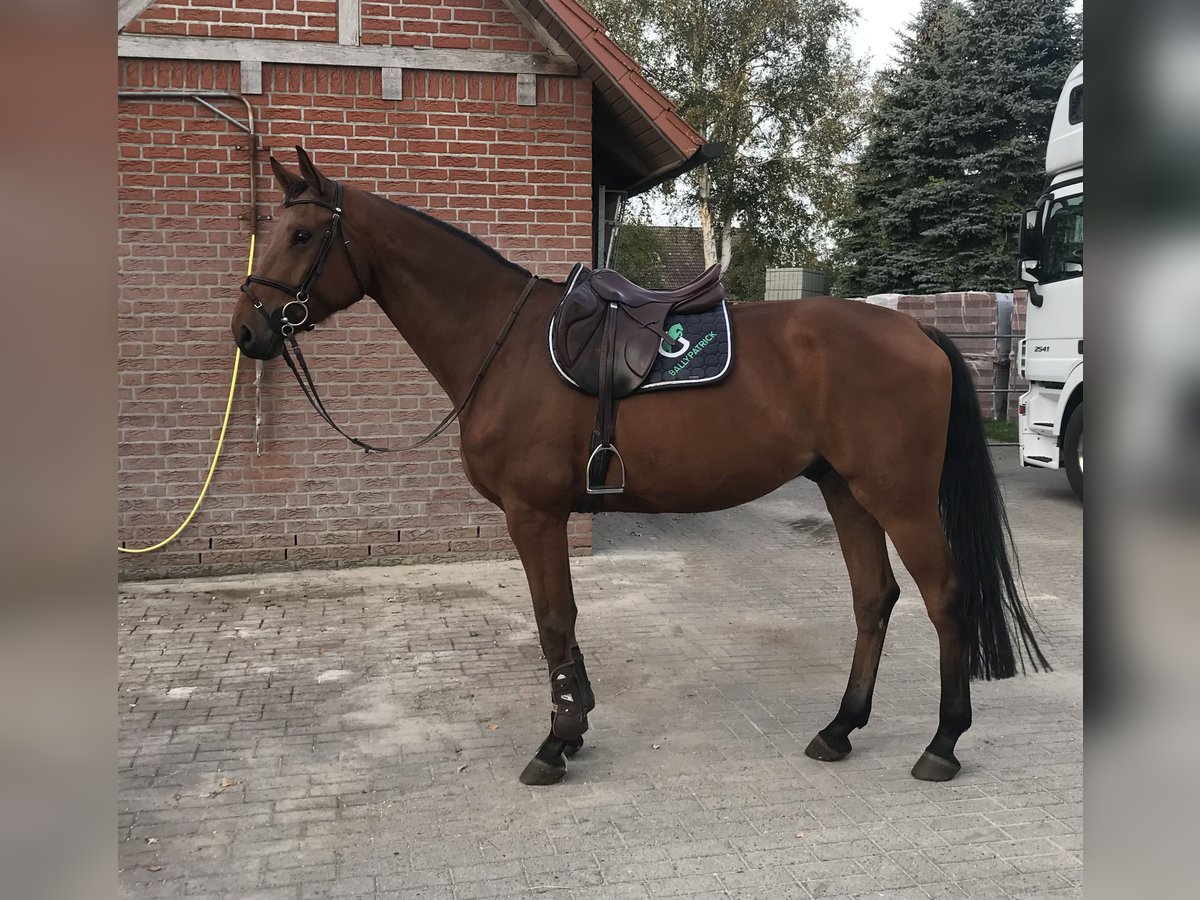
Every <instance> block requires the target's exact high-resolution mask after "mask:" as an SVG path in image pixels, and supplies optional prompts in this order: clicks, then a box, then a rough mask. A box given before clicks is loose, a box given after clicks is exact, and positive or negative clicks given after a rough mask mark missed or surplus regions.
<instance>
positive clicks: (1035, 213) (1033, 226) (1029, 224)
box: [1018, 206, 1042, 284]
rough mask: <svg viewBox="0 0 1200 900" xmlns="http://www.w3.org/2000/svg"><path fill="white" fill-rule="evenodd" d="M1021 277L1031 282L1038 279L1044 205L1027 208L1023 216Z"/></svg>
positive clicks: (1020, 245)
mask: <svg viewBox="0 0 1200 900" xmlns="http://www.w3.org/2000/svg"><path fill="white" fill-rule="evenodd" d="M1018 244H1019V247H1020V256H1021V264H1020V271H1019V274H1020V277H1021V280H1022V281H1024V282H1028V283H1030V284H1032V283H1034V282H1036V281H1037V271H1038V263H1039V262H1040V260H1041V258H1042V207H1041V206H1035V207H1034V208H1033V209H1027V210H1025V215H1023V216H1022V217H1021V236H1020V239H1019V241H1018Z"/></svg>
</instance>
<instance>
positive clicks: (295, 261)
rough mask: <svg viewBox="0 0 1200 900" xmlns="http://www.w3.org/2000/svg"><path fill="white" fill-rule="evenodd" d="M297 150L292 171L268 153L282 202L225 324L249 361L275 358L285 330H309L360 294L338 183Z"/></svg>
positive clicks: (359, 277) (358, 273)
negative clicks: (297, 168) (296, 163)
mask: <svg viewBox="0 0 1200 900" xmlns="http://www.w3.org/2000/svg"><path fill="white" fill-rule="evenodd" d="M296 155H297V156H298V157H299V160H300V173H299V174H296V173H294V172H289V171H288V170H287V169H285V168H284V167H283V166H282V165H280V164H279V162H278V161H277V160H276V159H275V157H271V169H272V170H273V171H274V172H275V178H276V179H277V180H278V181H279V185H280V187H281V188H283V194H284V196H283V203H282V205H281V206H280V207H279V211H278V213H277V214H276V216H275V224H274V227H273V228H272V229H271V237H270V240H269V242H268V243H267V246H266V248H265V250H264V251H263V252H262V253H261V254H259V256H258V260H257V264H256V265H255V266H254V272H253V274H251V275H250V276H248V277H247V278H246V282H245V283H244V284H243V285H242V296H241V299H240V300H239V301H238V304H237V308H236V309H235V310H234V313H233V320H232V322H231V327H232V329H233V338H234V340H235V341H236V342H237V345H238V347H240V348H241V350H242V352H243V353H245V354H246V355H247V356H249V357H252V358H254V359H270V358H272V357H274V356H278V355H279V353H280V351H281V350H282V349H283V340H284V338H285V337H286V336H287V335H289V334H291V333H292V332H293V331H296V330H303V329H307V328H312V327H313V326H314V325H316V323H318V322H320V321H321V320H322V319H325V318H328V317H329V316H330V315H332V314H333V313H335V312H337V311H338V310H340V309H345V308H346V307H347V306H349V305H350V304H352V303H354V302H355V301H357V300H359V299H360V298H361V297H362V296H363V294H364V293H366V288H365V286H364V284H363V281H362V272H361V269H360V268H359V266H358V265H357V264H356V263H355V259H354V257H353V256H352V255H351V252H352V251H351V248H350V240H349V237H348V235H347V232H346V222H345V219H344V218H343V211H342V206H343V191H342V187H341V185H339V184H337V183H336V182H333V181H331V180H330V179H328V178H326V177H325V176H323V175H322V174H321V173H320V172H318V171H317V168H316V166H314V165H313V162H312V160H311V159H309V158H308V154H307V153H305V152H304V150H303V149H302V148H300V147H297V148H296Z"/></svg>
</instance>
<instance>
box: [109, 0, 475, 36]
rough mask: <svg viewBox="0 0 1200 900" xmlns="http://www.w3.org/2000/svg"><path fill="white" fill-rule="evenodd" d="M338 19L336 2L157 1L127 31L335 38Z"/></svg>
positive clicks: (196, 34)
mask: <svg viewBox="0 0 1200 900" xmlns="http://www.w3.org/2000/svg"><path fill="white" fill-rule="evenodd" d="M484 2H486V0H484ZM337 21H338V14H337V0H191V2H189V0H155V2H154V3H152V4H150V6H149V7H148V8H147V9H146V11H145V12H143V13H142V14H141V15H140V16H138V17H137V18H136V19H135V20H134V21H132V22H130V23H129V25H127V26H126V27H125V31H126V32H127V33H128V34H175V35H187V36H188V37H222V38H262V39H269V40H277V41H296V40H300V41H337V39H338V37H337Z"/></svg>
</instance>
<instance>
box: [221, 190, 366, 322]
mask: <svg viewBox="0 0 1200 900" xmlns="http://www.w3.org/2000/svg"><path fill="white" fill-rule="evenodd" d="M302 203H310V204H312V205H313V206H319V207H321V208H322V209H327V210H329V211H330V212H331V213H333V216H332V218H330V220H329V226H328V227H327V228H326V229H325V234H324V236H323V237H322V238H321V245H320V246H319V247H318V248H317V255H316V256H315V257H313V261H312V265H311V266H309V267H308V274H307V275H305V276H304V280H303V281H301V282H300V284H298V285H291V284H284V283H283V282H282V281H276V280H275V279H274V278H264V277H263V276H261V275H247V276H246V280H245V281H244V282H242V290H243V291H244V292H245V294H246V296H247V297H249V298H250V301H251V302H252V303H253V304H254V308H255V309H257V310H258V311H259V312H260V313H262V315H263V317H264V318H266V320H267V324H268V325H269V326H270V328H271V330H272V331H274V332H275V333H277V334H279V335H280V336H281V337H285V338H286V337H291V336H292V334H293V333H294V332H295V331H296V329H297V328H304V329H305V330H309V331H311V330H312V329H313V328H314V327H315V326H314V325H313V324H311V323H309V321H308V300H309V297H311V296H312V291H313V287H314V286H315V285H316V283H317V279H318V278H320V277H321V272H322V270H323V269H324V268H325V262H326V260H328V259H329V251H330V250H332V249H333V242H334V241H335V240H336V239H337V238H338V236H339V235H340V236H341V238H342V245H343V246H344V247H345V248H346V259H348V260H349V261H350V270H351V271H352V272H353V273H354V281H355V282H356V283H357V285H358V293H359V295H360V296H361V295H365V294H366V293H367V289H366V288H365V287H364V286H363V281H362V276H361V275H359V272H358V265H357V264H356V263H355V262H354V254H353V253H351V252H350V238H349V236H348V235H347V234H346V230H345V229H344V228H343V227H342V186H341V185H340V184H339V183H338V182H336V181H335V182H333V203H327V202H325V200H323V199H322V198H320V197H300V196H295V195H293V194H289V196H288V198H287V199H286V200H284V201H283V205H284V206H285V207H289V206H299V205H300V204H302ZM252 284H261V285H263V286H264V287H269V288H274V289H275V290H277V291H282V292H283V293H285V294H288V295H289V296H291V297H292V298H293V299H291V300H289V301H288V302H287V303H285V304H283V306H282V307H280V308H279V309H278V310H276V311H275V313H271V314H270V315H268V314H267V311H266V310H265V309H264V308H263V305H262V301H261V300H259V299H258V298H257V297H256V296H254V292H253V291H251V290H250V285H252ZM292 307H298V308H299V318H297V319H295V320H293V319H292V318H291V316H289V315H288V310H289V309H291V308H292ZM276 314H278V320H275V316H276Z"/></svg>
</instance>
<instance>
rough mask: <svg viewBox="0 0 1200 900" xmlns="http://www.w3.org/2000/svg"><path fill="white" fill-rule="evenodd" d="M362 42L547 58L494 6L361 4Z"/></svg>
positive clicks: (433, 1) (404, 0)
mask: <svg viewBox="0 0 1200 900" xmlns="http://www.w3.org/2000/svg"><path fill="white" fill-rule="evenodd" d="M362 42H363V43H364V44H384V45H388V46H392V47H436V48H438V49H442V50H468V49H470V50H496V51H501V50H510V51H514V52H517V53H544V52H546V48H545V47H543V46H542V45H541V44H540V43H538V42H537V41H536V40H534V38H533V36H532V35H531V34H530V33H529V30H528V29H527V28H525V26H524V25H522V24H521V22H520V20H518V19H517V17H516V16H515V15H513V13H512V11H511V10H509V9H508V8H507V7H505V6H503V5H502V4H499V3H497V2H495V0H397V2H394V3H379V2H371V0H363V4H362Z"/></svg>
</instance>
